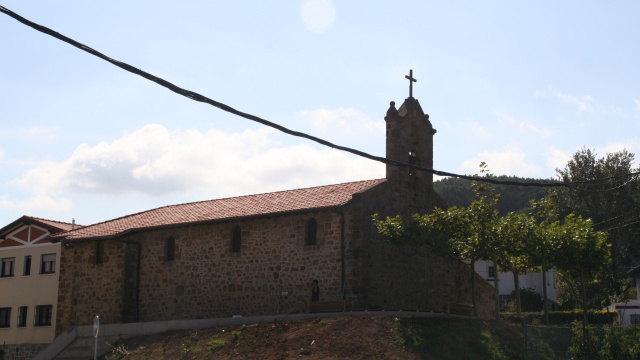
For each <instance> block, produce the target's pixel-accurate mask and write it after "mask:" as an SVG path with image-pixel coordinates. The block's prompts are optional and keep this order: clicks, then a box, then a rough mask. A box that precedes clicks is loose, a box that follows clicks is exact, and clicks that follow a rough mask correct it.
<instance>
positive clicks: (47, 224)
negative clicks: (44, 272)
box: [0, 215, 82, 240]
mask: <svg viewBox="0 0 640 360" xmlns="http://www.w3.org/2000/svg"><path fill="white" fill-rule="evenodd" d="M31 224H33V225H37V226H40V227H43V228H45V229H47V230H48V231H49V232H50V233H52V234H55V233H59V232H64V231H69V230H71V229H73V228H74V227H75V228H76V229H77V228H79V227H82V226H81V225H74V224H71V223H66V222H62V221H56V220H48V219H41V218H37V217H33V216H28V215H23V216H21V217H20V218H18V219H17V220H16V221H14V222H12V223H11V224H9V225H6V226H5V227H3V228H1V229H0V240H2V239H3V238H4V237H5V236H7V234H9V233H10V232H12V231H14V230H16V229H17V228H19V227H20V226H23V225H31Z"/></svg>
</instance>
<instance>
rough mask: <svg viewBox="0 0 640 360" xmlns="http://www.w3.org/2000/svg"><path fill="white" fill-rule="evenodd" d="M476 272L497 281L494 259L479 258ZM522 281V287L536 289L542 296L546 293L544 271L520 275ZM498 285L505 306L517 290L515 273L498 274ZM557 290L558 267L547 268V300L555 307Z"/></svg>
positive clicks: (491, 280)
mask: <svg viewBox="0 0 640 360" xmlns="http://www.w3.org/2000/svg"><path fill="white" fill-rule="evenodd" d="M475 270H476V272H477V273H478V274H479V275H480V276H482V277H483V278H485V279H486V280H487V281H489V282H490V283H492V284H494V283H495V271H494V268H493V262H492V261H486V260H479V261H477V262H476V264H475ZM518 279H519V282H520V289H525V288H530V289H533V290H534V291H536V292H537V293H538V294H540V296H541V297H542V296H543V294H544V288H543V283H542V273H541V272H536V273H529V274H526V275H520V276H519V277H518ZM498 283H499V284H498V286H499V289H500V300H501V303H502V305H503V306H504V304H505V302H506V301H508V300H510V299H511V293H512V292H513V291H514V290H515V288H516V286H515V283H514V280H513V273H511V272H500V273H499V274H498ZM557 299H558V296H557V290H556V269H555V268H552V269H549V270H547V300H548V303H549V304H551V307H553V306H554V305H555V304H556V303H557Z"/></svg>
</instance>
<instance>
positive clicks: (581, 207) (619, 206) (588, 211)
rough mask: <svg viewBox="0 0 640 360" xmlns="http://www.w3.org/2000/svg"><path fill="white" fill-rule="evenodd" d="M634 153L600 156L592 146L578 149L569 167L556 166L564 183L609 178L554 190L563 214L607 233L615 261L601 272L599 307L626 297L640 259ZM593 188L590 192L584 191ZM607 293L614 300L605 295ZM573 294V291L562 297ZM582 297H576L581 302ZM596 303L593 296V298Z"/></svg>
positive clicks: (638, 193) (638, 190) (638, 183)
mask: <svg viewBox="0 0 640 360" xmlns="http://www.w3.org/2000/svg"><path fill="white" fill-rule="evenodd" d="M634 157H635V156H634V154H632V153H630V152H628V151H626V150H622V151H619V152H615V153H609V154H607V155H606V156H605V157H602V158H598V157H597V154H596V153H595V152H593V151H591V150H589V149H585V148H583V149H580V150H579V151H578V152H576V153H575V154H574V155H573V156H572V157H571V159H570V160H569V162H568V163H567V165H566V167H565V168H564V169H559V170H557V173H558V177H559V179H560V180H562V181H567V182H568V181H571V182H583V181H593V180H595V179H604V178H610V179H609V180H603V181H597V182H595V183H594V182H592V183H589V184H584V185H578V186H577V187H578V188H579V190H576V189H575V188H560V189H557V190H556V191H555V196H556V206H557V208H558V211H559V213H560V215H562V216H567V215H568V214H571V213H574V214H576V215H577V216H581V217H582V218H583V219H591V221H592V223H593V224H594V225H593V226H594V229H595V230H597V231H606V232H607V233H608V239H607V241H608V243H609V244H610V245H611V250H610V251H611V262H610V263H609V265H608V267H607V268H606V269H605V271H601V272H599V274H598V279H597V286H596V287H595V288H596V289H594V291H593V293H592V295H600V296H599V299H600V302H601V303H600V304H598V305H599V306H604V305H608V304H610V303H611V302H612V301H613V300H615V299H616V298H619V297H621V296H622V293H623V290H624V288H625V287H626V286H627V283H628V279H627V278H626V272H627V270H629V269H631V268H633V267H635V266H637V265H638V264H639V263H640V242H638V241H637V239H638V238H640V223H639V222H638V221H637V219H638V217H637V216H638V215H637V214H638V213H640V180H638V177H637V176H636V177H635V178H633V177H629V176H628V175H629V174H632V173H634V172H638V171H640V169H633V164H634ZM585 190H588V191H585ZM602 294H607V295H609V299H602ZM563 296H564V297H565V298H569V297H571V296H570V295H569V294H564V295H563ZM578 299H579V298H575V297H574V298H573V302H574V303H575V302H578ZM592 302H594V300H592Z"/></svg>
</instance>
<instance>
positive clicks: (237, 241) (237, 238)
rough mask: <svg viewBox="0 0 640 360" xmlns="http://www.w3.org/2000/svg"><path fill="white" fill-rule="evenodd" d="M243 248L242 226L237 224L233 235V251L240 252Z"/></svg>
mask: <svg viewBox="0 0 640 360" xmlns="http://www.w3.org/2000/svg"><path fill="white" fill-rule="evenodd" d="M241 249H242V233H241V231H240V226H238V225H236V226H235V227H234V228H233V234H232V237H231V252H234V253H239V252H240V250H241Z"/></svg>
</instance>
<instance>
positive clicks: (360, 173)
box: [0, 0, 640, 226]
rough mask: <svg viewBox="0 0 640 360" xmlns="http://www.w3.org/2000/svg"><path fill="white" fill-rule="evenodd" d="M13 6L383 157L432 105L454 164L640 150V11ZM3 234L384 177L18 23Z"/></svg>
mask: <svg viewBox="0 0 640 360" xmlns="http://www.w3.org/2000/svg"><path fill="white" fill-rule="evenodd" d="M0 5H2V6H4V7H6V8H8V9H10V10H12V11H14V12H16V13H18V14H20V15H22V16H24V17H26V18H28V19H30V20H32V21H34V22H36V23H39V24H41V25H44V26H47V27H49V28H51V29H53V30H55V31H58V32H60V33H62V34H64V35H66V36H68V37H71V38H73V39H75V40H77V41H79V42H82V43H84V44H86V45H88V46H90V47H92V48H94V49H96V50H98V51H100V52H102V53H104V54H106V55H108V56H110V57H112V58H115V59H118V60H120V61H123V62H126V63H129V64H131V65H133V66H136V67H138V68H140V69H143V70H145V71H147V72H150V73H152V74H154V75H156V76H159V77H162V78H164V79H166V80H168V81H170V82H173V83H175V84H176V85H178V86H181V87H184V88H186V89H189V90H192V91H196V92H199V93H201V94H203V95H205V96H208V97H210V98H212V99H214V100H216V101H219V102H222V103H225V104H227V105H229V106H232V107H234V108H236V109H238V110H240V111H243V112H248V113H251V114H254V115H256V116H259V117H262V118H264V119H267V120H270V121H273V122H276V123H279V124H281V125H283V126H286V127H288V128H290V129H293V130H297V131H302V132H307V133H309V134H312V135H314V136H317V137H321V138H324V139H326V140H329V141H331V142H334V143H337V144H339V145H343V146H348V147H352V148H356V149H359V150H362V151H366V152H369V153H371V154H374V155H378V156H384V153H385V148H384V120H383V118H384V115H385V113H386V110H387V108H388V106H389V102H390V101H395V102H396V103H401V102H402V101H403V100H404V99H405V98H406V97H407V96H408V82H407V80H405V78H404V75H406V74H408V72H409V69H413V74H414V77H415V78H417V79H418V82H417V83H415V84H414V90H413V91H414V97H416V98H417V99H418V100H419V101H420V103H421V105H422V107H423V109H424V111H425V112H426V113H428V114H429V115H430V119H431V122H432V124H433V126H434V127H435V128H436V129H437V130H438V133H437V134H436V135H435V138H434V167H435V168H436V169H437V170H442V171H448V172H455V173H464V174H473V173H475V172H476V171H477V169H478V164H479V163H480V162H481V161H485V162H487V163H488V165H489V167H490V169H491V170H492V171H493V172H494V173H496V174H506V175H516V176H522V177H532V178H551V177H554V176H555V169H556V168H563V167H564V165H565V164H566V163H567V161H568V159H569V157H570V156H571V154H573V153H575V152H576V151H577V150H579V149H580V148H581V147H587V148H589V149H592V150H594V151H595V152H596V153H597V154H598V155H600V156H604V155H605V154H606V153H608V152H615V151H618V150H620V149H622V148H626V149H627V150H629V151H631V152H633V153H638V152H639V151H640V136H639V135H638V134H639V133H640V86H638V84H639V80H640V70H639V66H638V59H639V58H640V50H639V49H640V46H638V39H639V38H640V25H638V21H637V18H638V15H639V14H640V3H638V2H634V1H618V2H606V3H605V2H596V1H562V2H558V1H538V2H506V1H503V2H472V1H468V2H456V1H447V2H444V1H439V2H434V1H402V0H400V1H376V2H372V1H357V0H350V1H337V0H334V1H331V0H298V1H285V0H281V1H120V0H112V1H86V2H81V1H55V2H52V1H40V0H33V1H28V2H26V1H21V0H2V1H0ZM0 34H2V36H0V84H2V86H0V174H2V176H1V177H0V226H4V224H8V223H9V222H11V221H13V220H15V219H17V218H18V217H20V216H22V215H25V214H26V215H31V216H37V217H43V218H48V219H54V220H61V221H71V218H75V219H76V221H77V222H78V223H81V224H91V223H95V222H100V221H105V220H109V219H112V218H115V217H119V216H123V215H127V214H131V213H135V212H139V211H144V210H148V209H151V208H155V207H159V206H164V205H170V204H176V203H184V202H189V201H200V200H206V199H213V198H219V197H227V196H236V195H244V194H253V193H261V192H268V191H275V190H286V189H292V188H300V187H307V186H316V185H324V184H331V183H338V182H344V181H352V180H361V179H372V178H381V177H384V166H383V165H381V164H378V163H375V162H372V161H370V160H366V159H360V158H356V157H355V156H352V155H350V154H346V153H341V152H338V151H334V150H331V149H328V148H323V147H322V146H320V145H317V144H315V143H312V142H310V141H308V140H304V139H300V138H294V137H290V136H288V135H285V134H282V133H279V132H277V131H275V130H272V129H269V128H266V127H264V126H262V125H259V124H257V123H254V122H251V121H249V120H246V119H243V118H239V117H235V116H232V115H230V114H227V113H224V112H222V111H221V110H218V109H217V108H214V107H211V106H209V105H205V104H201V103H197V102H194V101H191V100H189V99H187V98H184V97H181V96H178V95H176V94H174V93H172V92H170V91H168V90H166V89H164V88H162V87H160V86H158V85H156V84H155V83H152V82H149V81H148V80H145V79H143V78H141V77H138V76H136V75H133V74H131V73H128V72H125V71H123V70H121V69H119V68H117V67H115V66H113V65H111V64H109V63H107V62H105V61H103V60H100V59H98V58H96V57H94V56H91V55H89V54H88V53H85V52H83V51H80V50H78V49H76V48H74V47H72V46H70V45H68V44H65V43H63V42H61V41H59V40H57V39H54V38H52V37H50V36H48V35H45V34H42V33H40V32H37V31H35V30H33V29H31V28H29V27H27V26H25V25H22V24H21V23H19V22H17V21H16V20H14V19H12V18H10V17H8V16H6V15H4V14H0Z"/></svg>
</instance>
